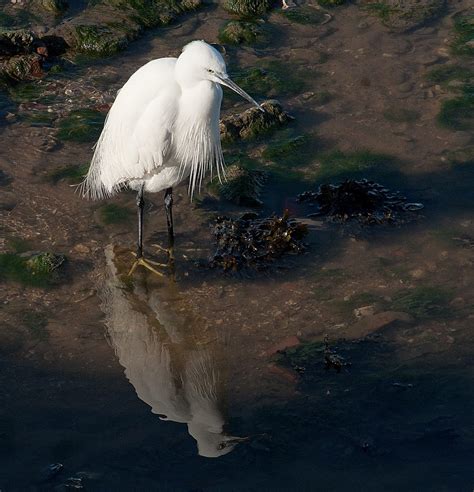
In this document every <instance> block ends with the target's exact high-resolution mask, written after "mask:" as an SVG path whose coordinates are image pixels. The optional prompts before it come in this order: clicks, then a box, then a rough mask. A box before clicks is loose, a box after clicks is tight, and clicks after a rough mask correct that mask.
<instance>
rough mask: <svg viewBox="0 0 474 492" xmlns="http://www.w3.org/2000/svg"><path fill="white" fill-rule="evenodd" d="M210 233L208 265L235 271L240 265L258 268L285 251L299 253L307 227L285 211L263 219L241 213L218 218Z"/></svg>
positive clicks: (302, 248) (301, 250)
mask: <svg viewBox="0 0 474 492" xmlns="http://www.w3.org/2000/svg"><path fill="white" fill-rule="evenodd" d="M212 233H213V235H214V239H215V243H216V251H215V253H214V255H213V256H212V257H211V259H210V266H211V267H213V268H222V269H223V270H224V271H229V270H231V271H237V270H240V269H241V268H244V267H253V268H256V269H262V268H265V267H267V266H268V264H269V263H270V262H272V261H273V260H275V259H276V258H279V257H280V256H282V255H283V254H285V253H292V254H298V253H302V252H303V251H304V250H305V245H304V243H303V242H302V241H303V238H304V237H305V236H306V234H307V233H308V229H307V227H306V225H305V224H302V223H300V222H298V221H296V220H294V219H291V218H290V217H289V215H288V213H285V214H283V216H281V217H277V216H271V217H267V218H264V219H259V218H258V216H257V215H256V214H245V215H243V216H242V217H240V218H239V219H230V218H228V217H218V218H217V220H216V221H215V223H214V225H213V231H212Z"/></svg>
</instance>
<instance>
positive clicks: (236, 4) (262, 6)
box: [222, 0, 272, 18]
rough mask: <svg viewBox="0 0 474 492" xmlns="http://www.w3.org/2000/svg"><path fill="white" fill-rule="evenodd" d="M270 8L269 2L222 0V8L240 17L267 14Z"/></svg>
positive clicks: (258, 0)
mask: <svg viewBox="0 0 474 492" xmlns="http://www.w3.org/2000/svg"><path fill="white" fill-rule="evenodd" d="M271 6H272V2H271V1H270V0H224V1H223V3H222V7H223V8H224V9H225V10H227V11H228V12H230V13H232V14H236V15H239V16H241V17H250V18H251V17H256V16H261V15H263V14H265V13H266V12H268V11H269V10H270V8H271Z"/></svg>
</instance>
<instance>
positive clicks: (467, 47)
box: [452, 14, 474, 56]
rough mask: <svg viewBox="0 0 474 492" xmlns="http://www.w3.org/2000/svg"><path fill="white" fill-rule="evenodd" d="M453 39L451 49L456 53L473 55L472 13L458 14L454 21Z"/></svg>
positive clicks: (473, 26)
mask: <svg viewBox="0 0 474 492" xmlns="http://www.w3.org/2000/svg"><path fill="white" fill-rule="evenodd" d="M454 33H455V40H454V42H453V43H452V51H453V53H455V54H456V55H467V56H473V55H474V14H470V15H466V16H460V17H458V18H456V20H455V23H454Z"/></svg>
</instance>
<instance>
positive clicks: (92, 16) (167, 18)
mask: <svg viewBox="0 0 474 492" xmlns="http://www.w3.org/2000/svg"><path fill="white" fill-rule="evenodd" d="M200 5H201V0H183V1H179V0H106V1H104V2H100V3H98V4H96V5H94V6H92V7H90V8H88V9H86V10H85V11H84V12H82V13H81V14H80V15H78V16H77V17H75V18H73V19H72V20H68V21H66V22H63V23H62V24H61V25H59V26H58V27H57V28H56V30H55V34H56V35H57V36H60V37H62V38H64V40H65V41H66V43H67V44H68V46H69V47H70V48H71V49H72V50H74V51H76V52H78V53H84V54H87V55H91V56H97V57H103V56H110V55H112V54H114V53H117V52H119V51H122V50H123V49H125V48H126V47H127V45H128V44H129V42H130V41H133V40H135V39H137V38H138V36H139V35H140V34H141V33H142V31H143V30H144V29H145V28H150V27H157V26H165V25H168V24H170V23H171V22H172V21H174V20H175V19H176V18H177V17H178V16H179V15H180V14H181V13H183V12H187V11H189V10H194V9H196V8H198V7H199V6H200ZM98 19H100V22H98Z"/></svg>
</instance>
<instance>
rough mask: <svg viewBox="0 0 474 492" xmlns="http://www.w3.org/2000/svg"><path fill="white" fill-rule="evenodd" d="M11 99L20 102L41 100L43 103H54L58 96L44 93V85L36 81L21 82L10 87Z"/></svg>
mask: <svg viewBox="0 0 474 492" xmlns="http://www.w3.org/2000/svg"><path fill="white" fill-rule="evenodd" d="M8 95H9V96H10V99H11V100H12V101H14V102H16V103H18V104H21V103H24V102H37V101H41V103H42V104H53V103H54V102H55V100H56V96H55V95H53V94H44V87H43V86H41V85H40V84H38V83H35V82H26V81H25V82H20V83H17V84H15V85H13V86H11V87H9V90H8Z"/></svg>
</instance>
